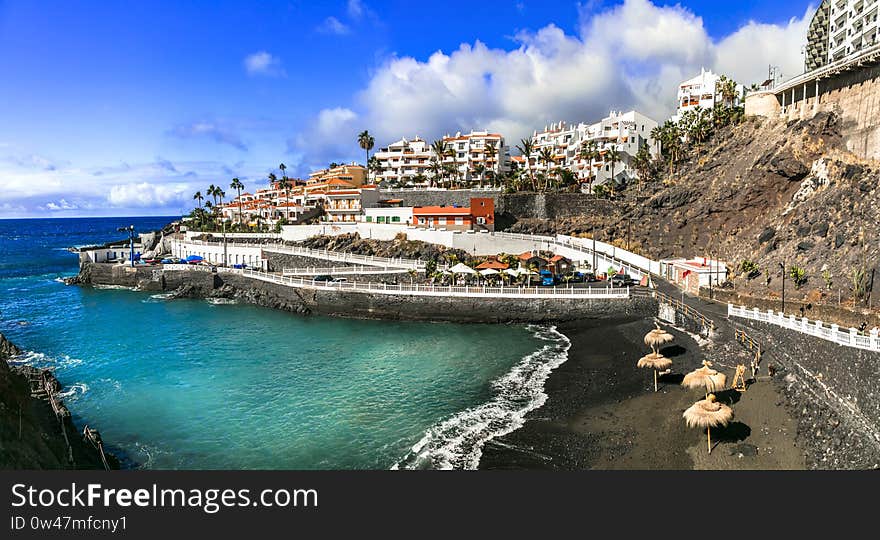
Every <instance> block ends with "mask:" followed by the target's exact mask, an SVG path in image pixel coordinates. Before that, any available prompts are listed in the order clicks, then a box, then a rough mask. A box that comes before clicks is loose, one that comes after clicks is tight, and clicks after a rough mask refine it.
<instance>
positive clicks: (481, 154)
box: [443, 131, 510, 180]
mask: <svg viewBox="0 0 880 540" xmlns="http://www.w3.org/2000/svg"><path fill="white" fill-rule="evenodd" d="M443 143H444V144H445V145H446V149H447V151H449V152H450V153H451V155H450V156H446V157H444V159H443V164H444V165H447V164H451V165H454V166H455V168H456V169H457V170H458V174H459V175H460V178H461V179H463V180H480V178H479V175H478V174H477V173H476V172H475V169H474V168H475V167H476V166H477V165H482V166H483V167H484V169H485V170H486V171H492V172H494V173H495V174H501V173H505V172H507V171H509V170H510V148H509V147H508V146H507V145H505V144H504V137H503V136H502V135H500V134H498V133H489V132H488V131H471V132H470V133H468V134H466V135H462V134H461V132H459V133H456V134H455V136H454V137H453V136H450V135H446V136H445V137H443ZM489 146H491V147H492V148H494V154H492V157H489V155H488V154H487V153H486V148H487V147H489ZM483 174H484V178H485V173H483Z"/></svg>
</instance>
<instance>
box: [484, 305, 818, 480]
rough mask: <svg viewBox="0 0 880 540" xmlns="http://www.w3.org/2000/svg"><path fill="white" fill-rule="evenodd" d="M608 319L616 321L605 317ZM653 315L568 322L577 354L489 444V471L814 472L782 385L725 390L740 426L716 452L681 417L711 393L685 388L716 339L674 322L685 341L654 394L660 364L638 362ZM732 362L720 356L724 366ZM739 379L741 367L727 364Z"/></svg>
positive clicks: (678, 340)
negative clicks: (701, 341)
mask: <svg viewBox="0 0 880 540" xmlns="http://www.w3.org/2000/svg"><path fill="white" fill-rule="evenodd" d="M602 322H603V323H607V322H608V321H602ZM652 322H653V321H652V319H639V318H634V317H630V318H625V319H619V320H618V321H616V323H614V324H611V325H608V324H601V323H600V324H597V323H596V322H593V321H586V322H580V323H564V324H561V325H560V326H559V328H558V330H559V331H560V332H562V333H563V334H565V335H566V336H567V337H568V338H569V339H570V340H571V343H572V346H571V349H570V350H569V359H568V360H567V361H566V362H565V363H563V364H562V365H560V366H559V367H558V368H556V369H555V370H554V371H553V372H552V373H551V374H550V376H549V377H548V379H547V381H546V384H545V390H544V391H545V393H546V394H547V396H548V398H547V401H546V403H544V405H543V406H542V407H540V408H538V409H536V410H533V411H531V412H530V413H529V414H527V415H526V418H525V423H524V424H523V426H522V427H520V428H519V429H517V430H516V431H513V432H511V433H508V434H506V435H503V436H500V437H497V438H494V439H492V440H490V441H488V442H487V443H486V444H485V446H484V448H483V455H482V458H481V460H480V463H479V469H483V470H486V469H542V470H582V469H635V470H642V469H670V470H690V469H724V470H727V469H732V470H737V469H785V470H788V469H805V468H806V461H805V453H804V451H803V449H801V448H799V447H798V445H797V443H796V441H795V437H796V433H797V422H796V420H795V418H794V417H793V416H792V415H791V414H790V413H789V411H787V410H786V408H785V406H784V398H783V397H782V395H781V393H780V390H779V388H778V387H777V386H776V383H775V382H773V381H770V380H761V381H759V382H757V383H755V384H753V385H751V386H750V387H749V389H748V390H747V391H746V392H745V393H743V394H740V393H739V392H736V391H735V390H727V391H724V392H718V393H716V395H717V396H718V399H719V401H722V402H726V403H728V404H730V405H731V406H732V407H733V409H734V412H735V417H734V420H733V422H732V423H731V424H730V425H729V426H728V427H727V428H723V429H715V430H713V451H712V453H711V454H707V452H706V447H705V436H704V435H705V432H702V434H701V431H700V430H696V429H694V430H692V429H688V428H686V427H685V424H684V421H683V419H682V418H681V413H682V412H683V410H684V409H685V408H687V407H688V406H690V405H691V404H692V403H693V402H695V401H697V400H698V399H701V397H702V394H700V392H699V391H691V390H686V389H684V388H682V387H681V386H680V385H679V382H680V380H681V377H682V375H681V374H683V373H687V372H688V371H691V370H693V369H695V368H697V367H699V366H700V363H701V361H702V360H703V358H704V357H711V358H712V359H713V360H715V359H716V357H717V356H718V355H717V354H716V353H717V352H718V351H714V350H712V349H713V348H714V346H713V345H714V344H712V343H709V344H707V345H706V346H704V347H702V348H701V347H699V346H698V344H697V343H696V342H695V341H694V340H693V338H692V337H691V336H689V335H688V334H687V333H685V332H683V331H681V330H678V329H675V328H673V327H669V326H668V325H667V326H666V328H667V329H668V330H669V331H670V332H671V333H672V334H673V335H674V336H675V341H673V342H672V343H671V344H670V345H667V346H665V347H663V348H662V349H661V350H662V351H663V352H664V354H665V355H666V356H668V357H670V358H672V360H673V373H672V374H670V375H667V376H661V377H660V379H659V380H660V385H661V386H660V391H659V392H657V393H654V392H653V384H652V380H651V372H650V370H641V369H638V368H636V366H635V364H636V361H637V360H638V358H639V357H641V356H642V355H644V354H646V352H647V347H645V346H644V344H643V342H642V338H643V336H644V334H645V333H646V332H647V331H648V330H650V329H651V328H652V327H653V325H652ZM721 363H723V362H716V367H719V364H721ZM724 371H725V373H728V376H729V377H731V378H732V370H730V369H727V368H725V369H724Z"/></svg>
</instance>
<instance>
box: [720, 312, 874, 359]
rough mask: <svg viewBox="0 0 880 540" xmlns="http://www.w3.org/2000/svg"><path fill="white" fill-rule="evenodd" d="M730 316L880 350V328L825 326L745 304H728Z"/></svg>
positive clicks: (850, 345) (857, 347) (844, 343)
mask: <svg viewBox="0 0 880 540" xmlns="http://www.w3.org/2000/svg"><path fill="white" fill-rule="evenodd" d="M727 315H728V317H740V318H743V319H751V320H753V321H761V322H765V323H769V324H775V325H776V326H780V327H782V328H788V329H789V330H794V331H796V332H800V333H802V334H808V335H811V336H816V337H818V338H822V339H824V340H827V341H832V342H834V343H837V344H838V345H843V346H846V347H854V348H856V349H865V350H869V351H877V352H880V330H877V329H874V330H871V332H870V333H869V334H865V333H862V332H859V331H858V330H857V329H855V328H848V329H841V328H840V327H839V326H838V325H836V324H832V325H829V326H825V324H824V323H823V322H822V321H811V320H810V319H808V318H806V317H800V318H799V317H795V316H794V315H785V314H783V313H774V312H773V310H772V309H769V310H767V311H761V310H759V309H758V308H752V309H749V308H747V307H745V306H734V305H733V304H727Z"/></svg>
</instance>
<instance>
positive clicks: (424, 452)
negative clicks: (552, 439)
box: [391, 326, 571, 469]
mask: <svg viewBox="0 0 880 540" xmlns="http://www.w3.org/2000/svg"><path fill="white" fill-rule="evenodd" d="M528 328H529V329H530V330H532V331H533V332H534V335H535V337H537V338H539V339H542V340H544V341H547V342H548V343H547V344H546V345H544V346H543V347H541V349H539V350H537V351H535V352H533V353H531V354H529V355H527V356H526V357H524V358H523V359H522V360H521V361H520V362H519V363H518V364H517V365H515V366H514V367H513V369H511V370H510V371H509V372H508V373H507V374H505V375H504V376H502V377H501V378H499V379H496V380H495V381H492V383H491V385H492V389H493V390H494V396H493V397H492V399H490V400H489V401H488V402H486V403H483V404H482V405H478V406H476V407H472V408H470V409H466V410H464V411H462V412H460V413H457V414H455V415H453V416H452V417H450V418H448V419H446V420H443V421H441V422H439V423H438V424H435V425H434V426H432V427H431V428H429V429H428V430H427V431H426V432H425V435H424V436H423V437H422V439H421V440H419V442H417V443H416V444H415V445H413V447H412V449H411V450H410V452H409V453H408V454H407V455H406V456H404V457H403V459H401V460H400V461H398V462H397V463H395V464H394V466H392V467H391V468H392V469H476V468H477V466H478V465H479V463H480V457H481V456H482V455H483V446H484V445H485V444H486V442H487V441H489V440H491V439H493V438H495V437H500V436H502V435H506V434H508V433H510V432H512V431H514V430H516V429H518V428H520V427H521V426H522V425H523V423H524V422H525V416H526V414H528V413H529V412H531V411H533V410H535V409H537V408H539V407H541V406H542V405H543V404H544V403H545V402H546V401H547V394H546V393H545V392H544V383H545V382H546V380H547V377H549V376H550V373H551V372H552V371H553V370H554V369H556V368H557V367H559V366H560V365H562V364H563V363H564V362H565V361H566V360H568V350H569V348H571V341H569V339H568V338H567V337H566V336H564V335H563V334H561V333H560V332H558V331H557V330H556V327H538V326H529V327H528Z"/></svg>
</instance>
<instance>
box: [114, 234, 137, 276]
mask: <svg viewBox="0 0 880 540" xmlns="http://www.w3.org/2000/svg"><path fill="white" fill-rule="evenodd" d="M116 230H117V231H119V232H128V253H129V254H128V262H129V263H130V264H131V266H132V267H134V225H129V226H128V227H119V228H117V229H116Z"/></svg>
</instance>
